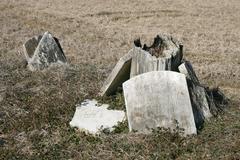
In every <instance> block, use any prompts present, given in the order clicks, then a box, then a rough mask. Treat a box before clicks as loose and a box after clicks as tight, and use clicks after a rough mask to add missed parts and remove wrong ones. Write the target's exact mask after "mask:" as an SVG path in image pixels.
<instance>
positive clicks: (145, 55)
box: [100, 34, 182, 96]
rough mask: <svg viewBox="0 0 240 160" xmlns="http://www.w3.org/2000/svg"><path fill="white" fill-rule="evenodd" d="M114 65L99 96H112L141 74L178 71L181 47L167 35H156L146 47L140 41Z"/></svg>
mask: <svg viewBox="0 0 240 160" xmlns="http://www.w3.org/2000/svg"><path fill="white" fill-rule="evenodd" d="M134 43H135V46H134V47H133V48H132V49H131V50H130V51H129V52H128V53H127V54H126V55H125V56H123V57H122V58H120V60H119V61H118V62H117V64H116V65H115V67H114V69H113V70H112V72H111V73H110V74H109V76H108V78H107V79H106V81H105V82H104V84H103V87H102V88H101V92H100V95H101V96H108V95H111V94H114V93H115V92H116V91H117V88H118V87H119V86H120V87H121V86H122V84H123V82H125V81H126V80H128V79H130V78H132V77H134V76H137V75H139V74H142V73H146V72H150V71H161V70H173V71H176V70H178V66H179V65H180V64H181V60H182V45H181V44H180V43H179V42H178V41H177V40H175V39H173V38H172V37H171V36H169V35H164V34H162V35H160V36H159V35H158V36H156V37H155V38H154V42H153V44H152V45H151V46H150V47H148V46H146V45H144V47H143V48H142V44H141V42H140V40H138V41H137V42H136V41H135V42H134Z"/></svg>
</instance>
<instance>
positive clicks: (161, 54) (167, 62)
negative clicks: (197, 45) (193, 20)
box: [100, 35, 228, 129]
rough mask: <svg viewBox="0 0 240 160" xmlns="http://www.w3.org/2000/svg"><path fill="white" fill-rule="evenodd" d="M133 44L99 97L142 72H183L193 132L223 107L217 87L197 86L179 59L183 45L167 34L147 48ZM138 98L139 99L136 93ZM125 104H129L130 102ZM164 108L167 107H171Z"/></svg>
mask: <svg viewBox="0 0 240 160" xmlns="http://www.w3.org/2000/svg"><path fill="white" fill-rule="evenodd" d="M134 44H135V46H134V47H133V49H131V50H130V51H129V52H128V54H127V55H125V56H124V57H122V58H121V59H120V61H119V62H118V63H117V65H116V66H115V67H114V69H113V71H112V72H111V73H110V75H109V77H108V78H107V80H106V81H105V83H104V85H103V87H102V88H101V93H100V95H102V96H108V95H112V94H115V93H116V92H117V89H118V87H122V84H123V83H124V82H125V81H126V80H128V79H130V80H131V79H132V78H134V77H137V76H139V75H142V74H144V73H148V72H152V71H174V72H176V73H179V72H180V73H183V74H184V75H185V78H186V80H187V87H188V92H189V96H190V100H191V106H192V112H193V116H194V120H195V125H196V127H197V129H200V128H202V126H203V123H204V121H205V120H208V119H209V118H210V117H211V116H212V115H217V114H218V113H219V112H221V111H223V109H224V108H225V107H226V106H227V104H228V99H227V98H226V97H225V96H224V94H223V93H222V92H221V91H220V90H219V89H218V88H216V89H210V88H208V87H205V86H203V85H201V83H200V82H199V80H198V78H197V76H196V74H195V72H194V70H193V68H192V65H191V63H190V62H187V61H185V60H183V46H182V45H181V44H180V43H179V42H178V41H177V40H174V39H173V38H172V37H171V36H168V35H160V36H156V37H155V38H154V42H153V44H152V45H151V46H150V47H148V46H147V45H146V44H144V45H143V46H142V44H141V42H140V39H137V40H135V41H134ZM152 80H153V79H152V78H149V82H148V83H152ZM139 85H143V84H139ZM125 92H127V91H125ZM166 92H168V91H166ZM130 93H131V91H130ZM126 94H128V93H124V95H126ZM151 94H155V93H150V92H149V95H147V94H144V95H145V96H150V97H151ZM138 95H139V96H141V97H142V95H141V94H140V93H139V94H138ZM162 98H164V97H162ZM125 99H126V97H125ZM148 100H152V99H148ZM128 101H131V99H130V100H128ZM150 103H151V101H149V102H148V103H146V105H148V104H150ZM168 107H170V108H171V106H168ZM181 107H182V106H181ZM159 110H161V108H159ZM143 114H144V113H143Z"/></svg>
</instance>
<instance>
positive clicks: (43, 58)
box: [28, 32, 67, 71]
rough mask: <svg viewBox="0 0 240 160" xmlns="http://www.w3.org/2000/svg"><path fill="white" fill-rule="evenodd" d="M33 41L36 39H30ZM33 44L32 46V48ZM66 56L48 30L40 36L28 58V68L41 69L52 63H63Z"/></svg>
mask: <svg viewBox="0 0 240 160" xmlns="http://www.w3.org/2000/svg"><path fill="white" fill-rule="evenodd" d="M32 41H34V43H35V42H36V40H32ZM34 47H35V45H34V46H33V48H34ZM66 62H67V60H66V57H65V55H64V53H63V50H62V48H61V46H60V44H59V42H58V40H57V39H56V38H54V37H53V36H52V35H51V34H50V33H49V32H45V33H44V35H43V36H42V38H41V40H40V42H39V43H38V46H37V48H36V49H35V51H34V54H33V56H32V57H31V58H30V59H29V60H28V66H29V68H30V70H33V71H34V70H42V69H44V68H47V67H48V66H50V64H52V63H59V64H64V63H66Z"/></svg>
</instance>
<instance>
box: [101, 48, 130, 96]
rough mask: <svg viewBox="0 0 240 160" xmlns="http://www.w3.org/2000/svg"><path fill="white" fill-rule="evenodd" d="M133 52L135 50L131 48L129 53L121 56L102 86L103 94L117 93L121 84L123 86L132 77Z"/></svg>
mask: <svg viewBox="0 0 240 160" xmlns="http://www.w3.org/2000/svg"><path fill="white" fill-rule="evenodd" d="M133 53H134V52H133V50H130V51H129V52H128V54H126V55H125V56H123V57H122V58H120V60H119V61H118V63H117V64H116V65H115V67H114V68H113V70H112V72H111V73H110V75H109V76H108V78H107V79H106V81H105V82H104V84H103V87H102V88H101V93H100V94H101V96H104V95H110V94H113V93H115V92H116V90H117V88H118V87H119V86H120V87H121V86H122V83H123V82H125V81H126V80H128V79H129V78H130V69H131V60H132V56H133Z"/></svg>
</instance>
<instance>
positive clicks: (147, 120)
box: [123, 71, 197, 135]
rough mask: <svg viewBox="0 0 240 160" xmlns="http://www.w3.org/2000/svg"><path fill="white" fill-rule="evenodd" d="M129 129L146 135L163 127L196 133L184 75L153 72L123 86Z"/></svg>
mask: <svg viewBox="0 0 240 160" xmlns="http://www.w3.org/2000/svg"><path fill="white" fill-rule="evenodd" d="M123 91H124V97H125V104H126V109H127V117H128V124H129V130H130V131H133V130H137V131H138V132H140V133H149V132H151V129H156V128H157V127H164V128H170V129H176V128H183V129H184V134H186V135H188V134H196V133H197V130H196V126H195V122H194V117H193V111H192V106H191V101H190V97H189V92H188V88H187V82H186V78H185V75H184V74H181V73H177V72H172V71H152V72H148V73H144V74H141V75H138V76H136V77H133V78H131V79H130V80H128V81H126V82H125V83H124V84H123Z"/></svg>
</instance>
